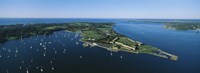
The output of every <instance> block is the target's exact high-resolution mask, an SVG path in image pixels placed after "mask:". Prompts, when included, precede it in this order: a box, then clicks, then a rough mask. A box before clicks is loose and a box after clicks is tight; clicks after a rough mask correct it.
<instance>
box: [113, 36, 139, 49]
mask: <svg viewBox="0 0 200 73" xmlns="http://www.w3.org/2000/svg"><path fill="white" fill-rule="evenodd" d="M117 42H120V43H123V44H125V45H127V46H130V47H134V46H135V45H136V44H137V43H136V42H133V41H131V40H130V39H128V38H126V37H120V38H119V40H117Z"/></svg>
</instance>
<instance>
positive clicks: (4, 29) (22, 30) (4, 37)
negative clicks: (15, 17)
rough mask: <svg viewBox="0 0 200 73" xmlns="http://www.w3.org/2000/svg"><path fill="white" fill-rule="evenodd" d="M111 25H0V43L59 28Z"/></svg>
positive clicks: (73, 28)
mask: <svg viewBox="0 0 200 73" xmlns="http://www.w3.org/2000/svg"><path fill="white" fill-rule="evenodd" d="M105 26H106V27H107V26H112V24H110V23H86V22H80V23H37V24H16V25H1V26H0V43H2V42H6V41H8V40H13V39H19V38H24V37H30V36H34V35H44V34H45V35H49V34H52V33H53V32H55V31H60V30H69V31H77V30H91V29H94V28H96V27H105Z"/></svg>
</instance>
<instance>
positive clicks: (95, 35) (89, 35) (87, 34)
mask: <svg viewBox="0 0 200 73" xmlns="http://www.w3.org/2000/svg"><path fill="white" fill-rule="evenodd" d="M82 33H83V36H84V37H86V38H91V39H95V38H99V37H101V35H100V34H98V33H97V32H95V31H92V30H90V31H82Z"/></svg>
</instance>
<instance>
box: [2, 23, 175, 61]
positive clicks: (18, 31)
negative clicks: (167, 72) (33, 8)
mask: <svg viewBox="0 0 200 73" xmlns="http://www.w3.org/2000/svg"><path fill="white" fill-rule="evenodd" d="M114 26H115V24H113V23H88V22H74V23H41V24H39V23H38V24H27V25H26V24H17V25H2V26H0V34H1V35H0V40H1V41H0V42H2V43H3V42H6V41H9V40H16V39H21V38H26V37H31V36H36V35H50V34H52V33H53V32H56V31H61V30H66V31H70V32H76V33H80V34H81V36H82V38H81V39H80V40H81V41H82V42H84V44H83V45H84V46H85V47H87V46H92V47H93V46H98V47H102V48H105V49H107V50H110V51H114V52H117V51H125V52H130V53H137V54H138V53H145V54H151V55H155V56H158V57H162V58H169V59H171V60H177V59H178V57H177V56H175V55H172V54H169V53H166V52H164V51H162V50H160V49H158V48H156V47H153V46H150V45H145V44H143V43H141V42H139V41H134V40H132V39H130V38H128V37H126V36H125V35H121V34H119V33H117V32H116V31H115V30H113V29H112V27H114Z"/></svg>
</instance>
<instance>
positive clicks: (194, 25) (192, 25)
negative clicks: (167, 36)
mask: <svg viewBox="0 0 200 73" xmlns="http://www.w3.org/2000/svg"><path fill="white" fill-rule="evenodd" d="M164 24H166V28H168V29H171V28H174V29H176V30H197V29H200V22H168V23H164Z"/></svg>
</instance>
